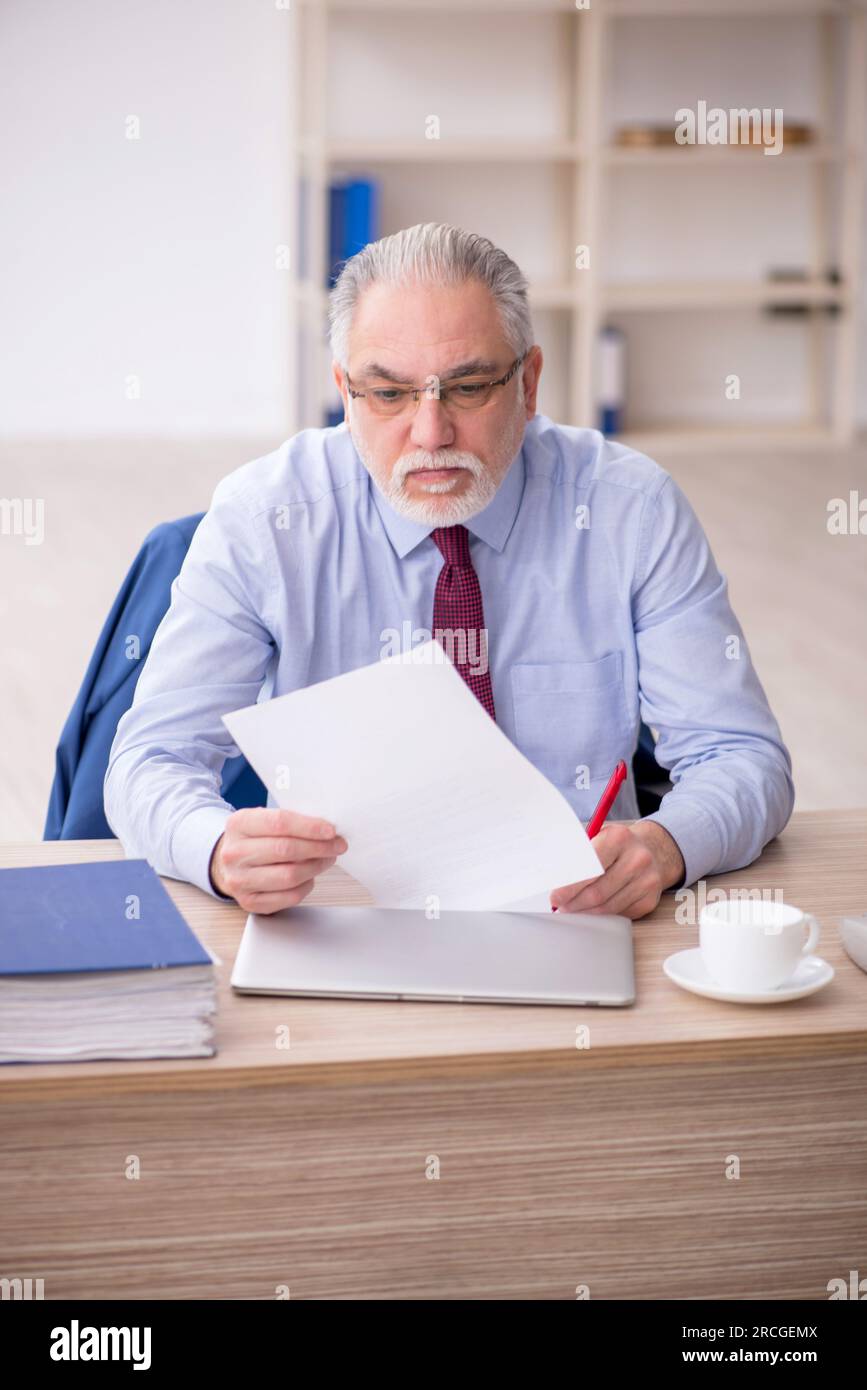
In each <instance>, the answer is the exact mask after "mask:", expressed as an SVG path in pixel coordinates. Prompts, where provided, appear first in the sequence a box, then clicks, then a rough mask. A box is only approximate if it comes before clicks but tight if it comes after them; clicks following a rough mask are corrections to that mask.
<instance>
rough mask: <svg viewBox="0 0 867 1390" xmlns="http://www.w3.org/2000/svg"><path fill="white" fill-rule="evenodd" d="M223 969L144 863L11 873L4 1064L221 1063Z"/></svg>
mask: <svg viewBox="0 0 867 1390" xmlns="http://www.w3.org/2000/svg"><path fill="white" fill-rule="evenodd" d="M213 965H214V959H213V957H212V956H211V955H210V953H209V952H208V951H206V950H205V948H204V947H203V946H202V944H201V942H200V941H199V940H198V938H197V937H196V936H195V935H194V933H193V932H192V931H191V930H190V927H189V926H188V925H187V923H186V922H185V921H184V918H183V917H182V916H181V914H180V912H179V911H178V909H177V908H176V907H175V904H174V903H173V901H172V899H171V898H170V897H169V895H168V893H167V892H166V890H165V888H164V887H163V885H162V883H161V882H160V880H159V877H158V876H157V874H156V873H155V872H154V870H153V869H152V868H151V866H150V865H149V864H148V863H147V862H146V860H144V859H113V860H109V861H105V862H97V863H87V864H53V865H43V866H40V867H37V868H23V869H2V870H0V1062H13V1061H60V1060H82V1059H93V1058H97V1057H99V1058H106V1057H181V1056H183V1057H186V1056H211V1055H212V1054H213V1052H214V1050H215V1049H214V1045H213V1015H214V1013H215V1009H216V990H215V980H214V969H213Z"/></svg>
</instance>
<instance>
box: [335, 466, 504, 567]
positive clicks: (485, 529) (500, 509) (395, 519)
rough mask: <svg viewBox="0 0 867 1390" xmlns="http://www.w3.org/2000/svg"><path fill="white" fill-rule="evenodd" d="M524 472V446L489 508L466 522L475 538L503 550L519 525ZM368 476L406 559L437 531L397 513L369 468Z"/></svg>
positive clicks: (385, 522)
mask: <svg viewBox="0 0 867 1390" xmlns="http://www.w3.org/2000/svg"><path fill="white" fill-rule="evenodd" d="M362 467H363V465H362ZM524 472H525V470H524V448H523V445H522V446H521V448H520V449H519V450H518V452H517V454H516V455H515V457H514V458H513V460H512V462H511V464H510V465H509V468H508V471H507V473H506V476H505V477H504V479H503V481H502V482H501V483H500V486H499V487H498V488H497V491H496V492H495V493H494V496H493V497H492V498H491V500H490V502H489V503H488V505H487V506H486V507H483V508H482V510H481V511H480V512H477V513H476V515H475V516H471V517H470V518H469V520H468V521H466V522H465V523H464V524H465V525H466V528H467V530H468V531H469V532H470V534H471V535H473V536H478V538H479V540H482V541H485V542H486V544H488V545H490V546H492V547H493V549H494V550H499V551H502V549H503V547H504V546H505V544H506V541H507V540H508V538H509V532H510V531H511V529H512V527H513V526H514V524H515V518H516V516H517V515H518V508H519V506H520V505H521V497H522V496H523V492H524ZM365 473H367V477H368V484H369V487H370V488H371V490H372V492H373V498H374V501H375V503H376V507H377V510H378V511H379V515H380V516H381V518H382V523H383V525H384V527H385V529H386V532H387V533H388V538H389V540H390V541H391V543H392V545H393V547H394V549H395V551H396V553H397V554H398V555H399V556H400V558H401V559H403V558H404V556H405V555H408V554H409V552H410V551H411V550H414V549H415V547H416V546H417V545H418V544H419V543H420V542H421V541H423V540H425V539H426V537H427V536H429V535H430V533H431V531H433V530H434V529H435V528H434V526H423V525H421V523H420V522H418V521H411V520H410V518H409V517H407V516H402V515H401V513H400V512H396V511H395V510H394V508H393V507H392V506H391V504H390V503H389V502H387V501H386V500H385V498H384V497H383V495H382V493H381V492H380V490H379V488H378V487H377V485H376V483H375V482H374V481H373V478H372V477H371V476H370V474H369V473H368V472H367V469H365Z"/></svg>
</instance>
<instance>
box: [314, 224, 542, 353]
mask: <svg viewBox="0 0 867 1390" xmlns="http://www.w3.org/2000/svg"><path fill="white" fill-rule="evenodd" d="M466 280H478V281H479V282H480V283H481V284H483V285H486V286H487V287H488V289H489V290H490V292H491V294H492V295H493V298H494V302H495V304H496V306H497V309H498V311H499V315H500V322H501V324H502V327H503V333H504V335H505V337H506V340H507V342H508V343H509V345H510V347H511V348H512V351H513V352H514V353H515V356H516V357H519V356H520V355H521V354H522V353H524V352H526V351H527V349H528V348H531V347H532V346H533V341H534V339H533V325H532V323H531V321H530V309H529V305H528V302H527V280H526V278H525V277H524V275H523V273H522V272H521V270H520V269H519V268H518V266H517V265H516V264H515V262H514V261H513V260H511V259H510V258H509V257H508V256H507V255H506V253H505V251H501V250H500V249H499V247H497V246H495V245H494V244H493V242H491V241H488V239H487V237H483V236H479V235H478V234H477V233H476V232H465V231H463V230H462V229H461V228H460V227H450V226H449V225H448V224H447V223H445V222H419V223H418V224H417V225H416V226H415V227H406V228H404V230H403V231H400V232H395V233H394V235H393V236H387V237H381V238H380V240H379V241H372V242H370V243H369V245H367V246H365V247H364V248H363V249H362V250H361V251H359V252H357V254H356V255H354V256H350V257H349V259H348V260H347V261H345V262H344V264H343V267H342V269H341V271H340V274H339V275H338V277H337V280H336V282H335V284H334V286H333V288H332V290H331V293H330V295H329V299H328V323H329V341H330V344H331V355H332V357H333V358H334V359H335V360H336V361H337V362H338V363H339V364H340V366H341V367H343V369H344V370H346V367H347V357H348V354H349V330H350V328H351V327H352V317H353V314H354V313H355V309H356V306H357V304H358V301H359V299H360V298H361V295H362V294H363V293H364V291H365V290H366V289H368V288H369V287H370V286H371V285H374V284H387V285H395V286H398V287H400V286H406V285H411V284H415V285H431V286H441V285H460V284H463V283H464V282H465V281H466Z"/></svg>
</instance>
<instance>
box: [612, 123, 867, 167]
mask: <svg viewBox="0 0 867 1390" xmlns="http://www.w3.org/2000/svg"><path fill="white" fill-rule="evenodd" d="M784 134H785V132H784ZM856 153H857V152H856V151H854V150H843V149H841V148H839V147H838V146H835V145H828V144H820V143H816V144H814V145H789V146H788V147H786V145H785V144H784V145H783V148H782V150H781V151H780V153H779V154H776V155H763V154H762V146H761V145H749V146H744V145H672V146H668V145H661V146H651V147H649V148H647V149H636V148H631V147H630V146H628V145H622V146H621V145H608V146H606V148H605V149H604V150H603V152H602V161H603V163H604V164H607V165H608V166H610V167H611V168H613V169H620V168H624V167H626V168H636V169H637V168H640V167H641V165H644V164H646V165H647V167H648V168H651V169H652V168H655V167H658V166H665V165H676V166H677V168H678V169H693V168H695V169H708V168H716V169H718V168H720V167H721V166H722V167H725V168H726V169H737V170H738V171H740V170H741V169H752V170H755V169H757V168H759V169H764V167H765V165H777V164H782V163H785V164H786V165H787V166H790V165H792V164H835V163H842V162H843V161H844V160H845V159H847V158H853V157H855V156H856Z"/></svg>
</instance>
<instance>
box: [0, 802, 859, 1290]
mask: <svg viewBox="0 0 867 1390" xmlns="http://www.w3.org/2000/svg"><path fill="white" fill-rule="evenodd" d="M865 843H867V811H859V812H852V811H846V812H842V811H841V812H815V813H804V814H800V815H796V816H795V817H793V819H792V822H791V824H790V825H789V827H788V828H787V830H786V831H785V833H784V834H783V835H782V836H781V837H780V839H779V840H778V841H776V842H775V843H774V844H772V845H771V846H769V848H768V850H767V851H766V853H765V854H764V855H763V857H762V859H761V860H760V861H759V862H758V863H757V864H755V865H753V866H752V867H751V868H749V869H747V870H743V871H741V872H739V873H735V874H729V875H726V876H724V877H721V878H719V879H716V880H713V881H712V885H711V884H709V885H708V886H723V887H726V888H733V887H738V888H748V887H752V888H759V889H765V890H768V891H773V890H775V889H777V888H779V889H780V890H781V891H782V894H783V896H784V897H785V899H786V900H787V901H789V902H793V903H796V904H797V905H798V906H800V907H803V908H805V909H807V910H808V911H810V912H813V913H815V915H816V916H817V917H818V918H819V920H820V922H821V924H822V940H821V942H820V947H819V950H820V954H821V955H823V956H824V957H825V958H826V959H827V960H829V961H830V962H831V964H832V965H833V966H834V968H835V970H836V971H837V974H836V978H835V979H834V980H833V981H832V983H831V984H830V985H829V986H827V988H826V989H824V990H822V991H821V992H820V993H818V994H817V995H815V996H813V997H812V998H809V999H805V1000H800V1001H796V1002H793V1003H788V1004H782V1005H775V1006H766V1007H756V1006H743V1005H741V1006H738V1005H733V1004H723V1003H719V1002H716V1001H713V1000H708V999H700V998H697V997H695V996H693V995H690V994H687V993H685V992H684V991H682V990H680V989H678V988H677V987H676V986H675V985H673V984H671V983H670V982H669V981H668V980H667V978H666V977H665V976H664V975H663V973H662V961H663V960H664V958H665V957H666V956H667V955H669V954H670V953H671V952H672V951H675V950H678V949H681V948H683V947H684V946H687V945H693V944H695V943H696V941H697V933H698V929H697V926H695V925H690V926H685V925H678V924H677V923H676V921H675V908H676V906H677V904H676V902H675V900H674V897H673V896H672V895H670V894H669V895H666V897H665V898H664V899H663V902H662V903H661V904H660V907H659V909H658V910H657V911H656V913H654V914H653V916H652V917H648V918H645V919H644V920H643V921H642V922H640V923H638V924H636V929H635V934H636V960H637V989H638V1002H637V1004H636V1005H635V1007H634V1008H630V1009H590V1008H585V1009H569V1008H544V1007H540V1008H527V1007H519V1006H509V1005H507V1006H493V1005H451V1004H450V1005H445V1004H409V1003H376V1002H371V1003H363V1002H354V1001H340V1000H335V1001H328V1000H312V999H311V1000H296V999H288V998H268V997H259V998H257V997H253V996H236V995H234V994H233V993H232V991H231V990H230V988H229V984H228V980H229V975H230V973H231V966H232V960H233V957H234V952H235V947H236V944H237V942H238V939H239V935H240V932H241V929H242V927H243V923H244V914H243V913H242V912H241V911H240V910H239V909H238V908H235V907H231V906H229V905H226V904H222V903H219V902H216V901H215V900H213V899H211V898H209V897H208V896H207V895H206V894H204V893H201V892H200V891H199V890H198V889H196V888H193V887H190V886H189V885H186V884H180V883H176V882H174V881H173V880H171V879H166V880H164V881H165V883H166V886H167V888H168V889H169V891H170V892H171V894H172V896H173V897H174V899H175V901H176V902H177V904H178V906H179V907H180V908H181V910H182V912H183V913H184V915H185V916H186V918H187V920H188V921H189V922H190V924H191V925H192V927H193V929H194V930H195V931H196V932H197V933H198V935H199V936H200V937H201V938H202V939H203V940H204V941H205V942H206V943H207V945H208V946H209V947H211V948H212V949H213V950H214V951H216V953H217V954H218V955H219V956H220V957H221V959H222V962H223V963H222V966H221V968H220V971H219V974H220V1014H219V1027H218V1045H219V1053H218V1055H217V1056H215V1057H214V1058H205V1059H195V1060H190V1061H162V1062H160V1061H156V1062H130V1063H126V1062H88V1063H76V1064H64V1065H43V1064H39V1065H8V1066H2V1067H0V1250H2V1252H3V1253H2V1268H0V1275H4V1276H6V1277H10V1278H11V1277H14V1276H16V1275H17V1276H20V1277H22V1278H26V1277H28V1276H30V1277H32V1278H34V1279H36V1278H42V1279H44V1281H45V1296H46V1298H172V1299H176V1298H177V1299H201V1298H259V1299H267V1298H274V1297H275V1291H276V1290H277V1289H278V1287H279V1286H286V1285H288V1287H289V1289H290V1296H291V1297H292V1298H377V1297H378V1298H437V1299H439V1298H446V1299H458V1298H564V1299H572V1298H575V1296H576V1287H577V1286H579V1285H588V1286H589V1290H590V1296H591V1297H592V1298H636V1299H640V1298H656V1297H661V1298H685V1299H692V1298H699V1299H707V1298H745V1299H750V1298H760V1297H765V1298H793V1299H794V1298H799V1299H801V1298H804V1299H826V1298H827V1297H828V1294H827V1284H828V1281H829V1280H830V1279H832V1278H835V1277H838V1276H840V1277H843V1278H845V1279H847V1280H848V1277H849V1271H850V1270H851V1269H857V1270H859V1271H860V1275H861V1277H862V1278H863V1277H864V1276H865V1275H867V975H865V974H863V973H862V972H861V971H860V970H858V969H857V967H856V966H855V965H854V964H852V962H851V961H850V960H849V958H848V956H846V954H845V952H844V951H843V948H842V945H841V944H840V940H839V931H838V927H837V923H836V918H837V917H838V916H839V915H840V914H841V913H844V912H857V911H864V910H865V909H867V855H865ZM117 857H120V851H119V846H118V845H117V843H116V842H114V841H91V842H85V841H82V842H66V843H58V844H45V845H19V846H12V847H6V848H5V849H4V850H3V851H2V853H0V865H2V867H9V866H12V865H23V864H47V863H60V862H66V861H69V860H84V859H108V858H117ZM308 901H314V902H364V901H367V899H366V897H365V896H364V894H363V893H361V892H360V890H358V888H357V887H356V886H355V885H354V884H353V883H352V882H351V880H349V879H348V878H347V877H346V875H345V874H343V873H342V872H341V871H340V870H339V869H336V868H335V869H334V870H332V871H331V873H330V874H329V875H327V876H326V877H325V878H324V879H323V880H321V882H320V884H319V885H318V886H317V889H316V892H315V894H314V895H311V898H310V899H309V900H308ZM283 1025H288V1026H289V1029H290V1039H291V1046H290V1048H289V1049H288V1050H285V1049H283V1048H280V1047H278V1046H277V1036H278V1031H279V1030H280V1029H281V1028H282V1026H283ZM579 1025H586V1026H587V1027H588V1028H589V1040H590V1046H589V1047H582V1048H578V1047H577V1046H576V1028H577V1027H578V1026H579ZM129 1155H137V1156H138V1158H139V1160H140V1163H141V1177H140V1178H139V1179H138V1180H134V1181H133V1180H129V1179H128V1178H127V1177H125V1169H126V1165H127V1163H128V1156H129ZM733 1156H736V1158H737V1159H738V1160H739V1162H740V1177H739V1178H737V1179H731V1178H727V1177H726V1171H727V1167H728V1168H730V1167H731V1165H732V1164H733V1162H734V1159H733ZM437 1160H438V1163H439V1173H440V1176H439V1178H438V1179H430V1178H428V1177H426V1171H427V1170H429V1169H430V1168H431V1167H432V1165H433V1164H434V1163H435V1162H436V1161H437Z"/></svg>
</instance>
